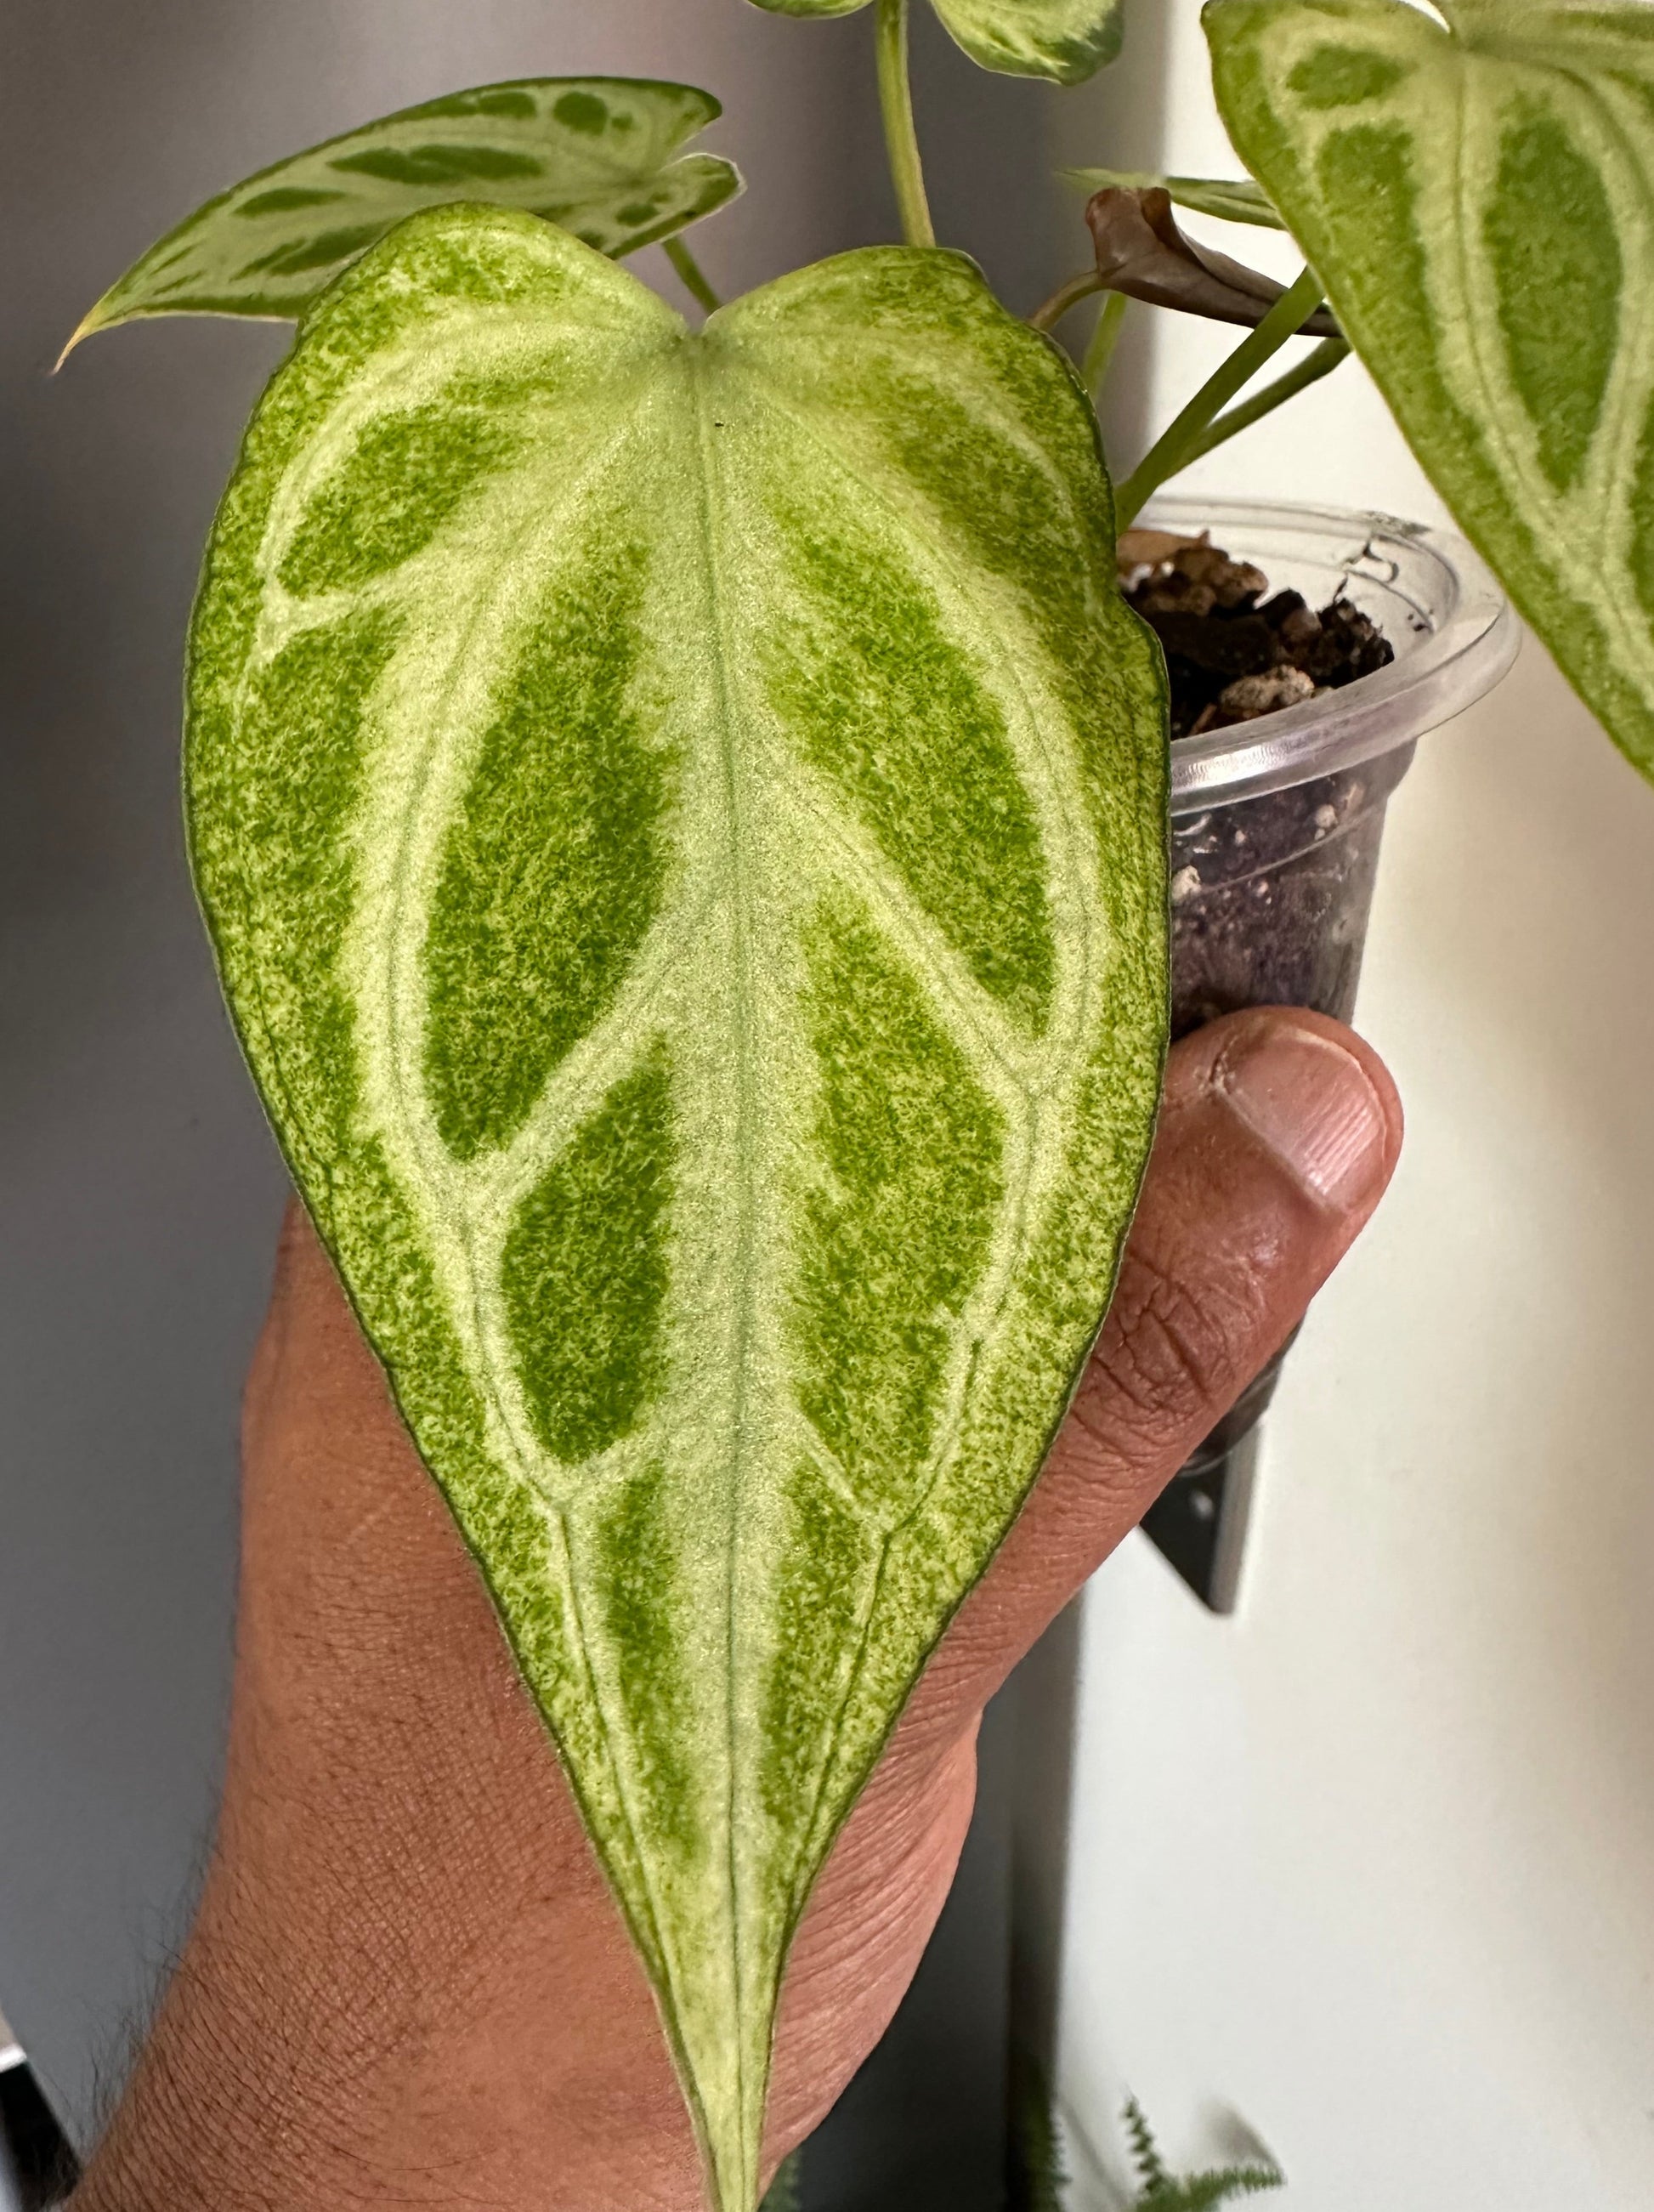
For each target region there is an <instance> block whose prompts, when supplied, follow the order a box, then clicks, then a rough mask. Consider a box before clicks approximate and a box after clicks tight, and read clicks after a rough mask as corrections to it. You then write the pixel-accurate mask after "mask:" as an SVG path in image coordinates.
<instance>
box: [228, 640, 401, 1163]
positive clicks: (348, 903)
mask: <svg viewBox="0 0 1654 2212" xmlns="http://www.w3.org/2000/svg"><path fill="white" fill-rule="evenodd" d="M397 627H398V626H397V623H396V621H395V620H394V619H393V618H392V617H390V616H388V615H386V614H385V613H382V612H378V611H373V612H368V613H363V614H358V615H352V616H349V617H347V618H346V619H345V620H343V621H342V622H336V623H327V624H326V625H324V627H321V628H319V629H312V630H306V631H303V632H301V633H300V635H299V636H298V637H296V638H294V641H292V643H291V644H289V645H288V646H285V647H283V648H282V651H281V652H280V653H277V654H276V656H275V658H274V659H272V660H270V662H268V663H267V664H266V665H265V666H264V668H263V669H261V670H260V671H259V673H258V675H257V678H256V680H255V682H254V683H253V684H252V686H251V693H250V696H249V698H248V702H247V705H246V708H245V722H244V725H243V728H244V732H245V748H246V750H245V768H244V770H243V773H242V775H241V777H240V778H239V789H238V793H237V811H238V820H237V824H236V837H237V842H238V845H239V850H240V853H241V855H242V862H241V865H242V866H243V868H244V870H245V875H246V881H247V892H248V897H249V899H250V902H251V906H252V908H253V911H254V912H255V913H257V914H261V915H265V916H268V917H270V921H267V922H266V924H265V927H267V928H268V929H270V930H272V935H271V937H270V942H269V945H268V955H269V957H270V963H271V969H272V975H271V981H270V985H269V986H268V988H269V989H270V990H271V991H272V992H275V991H277V990H279V991H280V992H281V993H282V994H283V995H284V997H285V998H286V1000H287V1001H288V1005H287V1013H288V1021H289V1023H291V1024H292V1026H291V1028H290V1030H288V1042H287V1044H286V1046H285V1048H284V1050H283V1053H282V1087H283V1091H284V1092H285V1103H286V1104H287V1106H288V1109H289V1111H290V1112H291V1113H292V1115H293V1116H294V1124H295V1127H296V1131H297V1133H298V1135H299V1137H300V1139H301V1140H302V1141H303V1142H304V1143H305V1144H306V1145H307V1146H316V1147H318V1150H320V1151H323V1152H325V1151H327V1150H331V1149H335V1148H336V1147H337V1146H338V1145H339V1144H340V1143H341V1142H342V1136H343V1132H344V1130H345V1129H346V1128H347V1127H348V1123H349V1118H350V1115H351V1112H352V1110H353V1108H354V1100H355V1097H356V1088H357V1068H356V1058H355V1048H354V1026H355V1024H354V1012H353V1010H352V1006H351V1001H350V998H349V995H348V989H347V987H346V985H345V983H344V981H343V979H342V976H341V975H340V972H339V962H340V955H341V952H342V948H343V945H344V940H345V934H346V932H347V930H348V927H349V925H350V919H351V915H352V912H353V908H354V892H355V887H356V872H355V865H354V856H353V853H352V848H351V847H350V845H349V843H348V842H347V841H346V840H344V839H342V838H341V837H340V836H339V834H338V833H339V829H340V826H341V825H342V823H348V822H350V821H351V820H353V819H354V817H355V815H356V812H357V809H358V807H359V805H360V795H361V757H362V747H363V725H364V721H365V718H366V716H367V711H368V702H369V700H370V698H371V697H372V695H373V689H374V686H375V685H376V684H378V682H379V678H380V677H381V676H382V675H383V673H384V671H385V667H386V665H387V664H388V663H389V661H390V659H391V654H392V653H393V652H394V650H395V647H396V643H397ZM276 917H279V921H276ZM301 1010H302V1016H303V1018H302V1020H295V1019H294V1017H296V1016H298V1015H299V1014H300V1011H301ZM275 1011H276V1009H275V1008H273V1007H272V1008H271V1009H270V1012H271V1013H272V1014H273V1013H274V1012H275Z"/></svg>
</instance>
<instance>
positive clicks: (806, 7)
mask: <svg viewBox="0 0 1654 2212" xmlns="http://www.w3.org/2000/svg"><path fill="white" fill-rule="evenodd" d="M931 3H932V5H933V6H934V8H935V9H936V14H937V15H939V16H940V17H941V18H942V23H943V25H944V26H945V27H946V29H947V31H948V36H949V37H950V38H951V39H952V40H954V44H955V45H957V46H962V47H963V48H964V50H965V52H966V53H967V54H969V56H970V57H971V59H972V61H973V62H979V63H980V64H981V65H982V67H983V68H984V69H987V70H996V71H997V72H998V74H999V75H1001V76H1043V77H1049V78H1051V80H1052V81H1053V82H1056V83H1057V84H1079V83H1081V82H1083V80H1084V79H1085V78H1087V77H1088V76H1094V75H1095V73H1096V72H1097V70H1100V69H1101V68H1102V67H1103V66H1104V65H1105V64H1106V63H1108V62H1112V60H1113V59H1114V58H1115V56H1116V55H1117V54H1118V52H1119V51H1120V33H1121V20H1122V10H1123V8H1124V0H931ZM867 4H868V0H754V6H755V7H759V8H766V9H769V10H770V12H771V13H772V15H854V14H855V13H856V12H857V9H861V8H864V7H866V6H867Z"/></svg>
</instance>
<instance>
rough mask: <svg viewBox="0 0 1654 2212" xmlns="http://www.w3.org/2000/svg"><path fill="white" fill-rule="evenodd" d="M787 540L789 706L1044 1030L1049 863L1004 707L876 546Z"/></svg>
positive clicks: (828, 537)
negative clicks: (795, 596) (802, 612)
mask: <svg viewBox="0 0 1654 2212" xmlns="http://www.w3.org/2000/svg"><path fill="white" fill-rule="evenodd" d="M979 481H980V480H979V479H978V482H979ZM784 521H785V518H784ZM785 543H786V545H787V549H788V565H789V567H790V569H791V574H792V576H793V579H794V581H795V583H796V586H797V591H798V593H799V596H800V600H801V604H802V605H803V608H804V609H806V610H807V611H808V620H807V621H804V622H801V623H798V624H797V626H796V627H795V628H794V629H793V630H792V631H791V634H790V635H788V636H786V637H785V639H783V640H780V641H777V642H776V643H775V644H774V645H773V646H772V648H771V656H770V665H769V667H768V671H767V680H768V689H769V692H770V696H771V698H772V702H773V703H774V706H775V709H776V712H777V713H778V714H779V716H780V717H781V719H782V720H783V722H784V724H785V726H787V727H788V728H789V729H790V730H791V732H792V733H793V736H794V738H795V741H796V742H797V744H799V745H800V746H801V747H802V748H803V750H804V751H805V753H806V755H807V757H809V760H810V761H811V763H813V764H814V766H815V768H817V769H819V770H820V771H821V773H822V774H823V775H826V776H827V777H828V778H829V779H830V780H831V781H832V782H833V783H834V784H835V785H836V786H837V787H839V790H840V791H842V792H843V793H844V794H845V797H846V798H847V799H849V800H850V801H851V805H853V807H854V808H855V810H856V811H857V813H858V814H859V815H860V816H861V817H862V819H863V821H864V822H865V823H866V824H867V826H868V828H869V829H870V830H871V832H872V833H873V836H875V838H876V840H877V841H878V843H879V845H880V847H881V848H882V850H883V852H884V853H885V854H887V855H888V859H889V860H890V862H891V863H892V865H893V866H894V867H895V868H896V869H897V870H898V871H899V872H900V874H901V876H902V878H903V879H904V880H905V881H906V883H907V884H909V885H910V886H911V887H912V890H913V892H914V895H915V896H917V897H918V900H919V902H920V903H921V905H922V906H923V907H924V909H925V911H926V912H927V913H928V914H930V915H932V916H933V917H934V919H935V920H936V923H937V924H938V926H939V927H941V929H942V931H943V933H945V934H946V936H947V937H948V939H949V940H950V941H951V942H952V943H953V944H954V945H955V946H957V948H958V949H959V951H960V953H961V955H962V956H963V957H964V959H965V961H966V963H967V965H968V966H969V968H970V970H971V973H972V975H974V976H975V977H976V979H977V981H978V982H979V983H980V984H981V985H982V987H983V988H984V989H985V990H986V991H989V992H991V994H993V995H994V997H996V998H997V999H1000V1000H1003V1001H1004V1002H1005V1004H1006V1005H1007V1006H1009V1007H1010V1008H1011V1009H1012V1011H1013V1012H1015V1014H1016V1015H1017V1016H1018V1017H1019V1018H1021V1020H1022V1021H1023V1022H1025V1023H1026V1024H1028V1026H1029V1027H1030V1028H1035V1029H1037V1028H1038V1027H1039V1025H1040V1024H1042V1023H1043V1022H1044V1020H1045V1014H1046V1011H1047V1008H1048V1006H1049V1003H1050V999H1051V978H1052V972H1053V969H1052V963H1053V952H1052V946H1051V921H1050V916H1049V915H1048V913H1047V910H1046V902H1045V856H1044V854H1042V852H1041V850H1040V846H1039V832H1038V829H1037V828H1036V825H1035V823H1034V818H1033V809H1032V808H1031V806H1030V805H1029V803H1028V798H1027V793H1026V791H1025V790H1024V788H1023V787H1022V785H1021V781H1019V780H1018V777H1017V774H1016V769H1015V762H1014V761H1013V759H1012V757H1011V751H1010V746H1009V739H1008V738H1007V734H1006V729H1005V718H1004V714H1003V711H1002V710H1001V708H1000V706H999V704H998V702H997V700H996V699H995V698H994V697H993V696H992V694H991V692H990V691H989V690H987V689H986V687H985V684H984V683H983V682H982V680H981V676H980V673H979V671H978V669H977V668H976V667H974V666H973V665H972V661H971V659H970V658H969V657H968V656H967V655H966V654H965V653H962V652H961V651H960V646H959V641H958V639H957V637H956V636H954V635H951V634H949V632H948V631H947V630H946V629H944V628H943V626H942V619H941V616H940V613H939V611H938V609H937V606H936V601H935V599H933V598H932V597H931V595H930V592H927V591H926V590H925V588H924V586H923V585H922V584H921V583H919V582H918V581H917V580H915V578H914V577H913V575H912V571H911V570H910V569H908V568H906V567H905V566H904V565H902V564H900V563H899V562H896V561H895V560H893V559H892V558H891V556H890V555H889V553H888V551H887V550H885V549H884V548H882V546H880V545H879V544H877V543H876V542H875V541H874V540H872V539H871V538H863V537H859V536H858V537H857V538H851V537H850V536H849V535H848V534H846V533H843V532H835V531H833V530H832V529H831V528H829V527H827V526H826V525H825V524H824V523H823V522H822V521H821V520H819V519H816V520H814V521H813V523H812V526H810V527H809V528H805V527H804V526H803V519H802V517H800V518H797V519H794V520H791V525H790V526H788V527H787V528H786V536H785Z"/></svg>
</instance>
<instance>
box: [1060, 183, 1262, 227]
mask: <svg viewBox="0 0 1654 2212" xmlns="http://www.w3.org/2000/svg"><path fill="white" fill-rule="evenodd" d="M1058 173H1059V174H1060V175H1062V176H1064V177H1066V178H1067V179H1068V180H1069V183H1070V184H1074V185H1081V186H1082V187H1083V189H1084V190H1085V191H1088V192H1105V191H1113V190H1115V189H1117V188H1118V189H1123V190H1124V191H1134V192H1146V191H1154V190H1155V189H1156V188H1157V187H1158V188H1159V190H1160V191H1164V192H1169V193H1170V195H1171V197H1172V200H1173V202H1174V203H1175V204H1176V205H1177V206H1178V207H1181V208H1187V209H1188V210H1189V211H1190V213H1191V215H1209V216H1218V217H1219V218H1220V219H1221V221H1222V222H1251V223H1257V224H1258V225H1259V226H1260V227H1261V228H1263V229H1265V230H1284V229H1285V228H1286V225H1285V224H1284V223H1283V222H1281V218H1280V216H1278V215H1277V214H1276V213H1275V210H1274V209H1273V208H1272V207H1271V206H1270V205H1269V194H1268V193H1267V192H1266V191H1264V190H1263V185H1256V184H1254V183H1253V182H1252V180H1251V178H1250V177H1160V176H1156V175H1155V174H1154V173H1153V171H1151V170H1148V169H1063V170H1061V171H1059V172H1058Z"/></svg>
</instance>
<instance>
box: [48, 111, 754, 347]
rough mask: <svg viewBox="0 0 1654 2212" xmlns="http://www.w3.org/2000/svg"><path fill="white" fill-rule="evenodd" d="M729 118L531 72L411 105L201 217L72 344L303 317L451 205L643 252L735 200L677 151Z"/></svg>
mask: <svg viewBox="0 0 1654 2212" xmlns="http://www.w3.org/2000/svg"><path fill="white" fill-rule="evenodd" d="M722 112H723V111H722V109H721V108H720V107H719V106H718V101H717V100H714V99H713V98H712V94H710V93H706V92H698V91H696V90H695V89H694V87H693V86H692V85H685V84H658V83H655V82H651V81H650V80H648V79H644V78H631V77H524V78H521V79H518V80H517V81H516V82H512V83H508V84H485V85H479V86H477V87H476V88H475V89H474V90H472V91H470V92H457V93H453V94H450V95H449V96H448V97H447V98H445V99H443V100H427V101H426V102H425V103H424V105H423V106H419V107H409V108H404V109H403V110H402V111H401V112H400V113H398V114H396V115H387V116H384V117H382V118H380V119H379V121H378V122H376V123H368V124H365V125H363V126H362V127H361V129H360V130H359V131H347V132H346V133H345V134H344V136H343V137H340V138H330V139H329V140H328V141H327V143H325V144H324V145H321V146H312V147H311V148H310V149H309V150H308V151H307V152H306V153H303V154H295V155H293V157H292V158H291V160H289V161H278V162H277V163H276V166H275V167H273V168H270V169H261V170H260V171H259V172H258V173H257V176H252V177H249V178H247V179H245V182H243V183H241V184H239V185H234V186H233V188H232V189H231V190H230V191H227V192H221V193H220V194H219V196H218V197H217V198H215V199H210V200H209V201H208V202H207V204H205V206H204V207H200V208H197V210H196V212H195V213H194V214H193V215H192V216H189V217H188V219H187V220H186V221H185V222H182V223H180V224H179V227H178V228H177V229H176V230H173V231H172V232H170V233H169V234H167V237H165V238H163V239H161V240H160V242H159V243H158V244H157V245H154V246H151V247H150V249H149V251H148V252H147V253H146V254H145V255H144V256H143V257H142V259H141V260H139V261H137V262H136V263H134V264H133V266H132V267H131V268H130V269H129V270H127V272H126V274H125V276H123V277H122V278H121V279H120V281H119V283H117V284H114V285H112V287H111V288H110V289H109V290H108V291H107V292H106V293H105V294H104V295H103V297H102V299H100V301H98V303H97V305H96V307H94V308H93V309H92V311H91V313H89V314H88V316H87V317H86V319H85V320H84V321H83V322H82V325H81V326H80V328H79V329H78V330H77V331H76V333H75V336H74V337H73V338H71V339H70V346H71V347H72V346H73V345H75V344H76V343H78V342H79V340H80V339H82V338H83V337H89V336H90V335H91V333H92V332H93V331H100V330H107V329H110V328H111V327H112V325H115V324H117V323H124V322H130V320H131V319H133V318H134V317H135V316H138V315H183V314H195V315H256V316H266V317H275V318H285V317H288V316H297V315H300V314H302V313H304V311H305V309H306V307H308V305H309V304H310V302H311V301H312V300H313V299H314V298H315V297H316V295H318V293H319V292H321V291H323V290H324V289H325V288H326V287H327V286H328V285H329V284H330V283H331V282H332V281H333V279H334V277H335V276H337V275H338V273H339V271H340V270H341V269H342V268H344V267H345V266H346V265H347V264H348V263H350V262H351V261H354V259H355V258H356V257H357V256H358V255H359V254H360V253H362V252H366V250H367V247H368V246H372V245H373V243H374V242H375V240H378V239H380V238H383V237H384V236H385V233H386V232H387V231H388V230H389V229H390V228H391V226H392V225H393V224H395V223H398V222H403V220H404V219H405V218H406V217H407V216H410V215H414V214H416V213H417V212H418V211H419V210H421V209H422V208H428V207H435V206H439V205H441V204H444V203H445V202H451V201H455V200H477V201H485V202H487V203H488V204H490V205H493V206H497V207H516V208H526V209H527V210H530V213H532V214H535V215H540V216H546V217H547V218H548V220H549V221H551V222H560V223H561V224H562V225H563V226H564V227H565V228H566V229H569V230H572V231H573V232H574V233H575V234H576V235H577V236H579V237H580V238H582V239H584V240H585V243H586V244H587V245H588V246H594V247H596V249H597V251H598V252H600V253H608V254H613V255H617V256H618V255H621V254H626V253H632V252H635V251H636V250H637V248H638V247H639V246H647V245H649V244H651V242H652V241H653V240H657V239H662V238H668V237H670V236H672V235H673V234H675V233H676V232H677V231H680V230H682V229H683V228H684V227H685V226H686V225H687V224H688V223H692V222H696V221H698V220H699V218H700V216H706V215H711V214H712V212H713V210H715V209H717V208H720V207H722V206H723V205H724V203H725V201H727V200H730V199H732V198H733V197H735V195H736V193H737V192H738V191H740V189H741V179H740V176H739V174H738V173H737V172H736V169H735V168H734V167H732V166H731V165H730V163H729V162H728V161H724V160H722V159H720V158H719V157H718V156H717V155H712V154H687V155H686V154H682V153H680V151H679V149H680V148H682V146H683V145H684V144H685V143H686V142H687V141H688V140H689V139H691V138H693V137H694V136H695V135H696V133H697V132H698V131H704V130H705V129H706V125H708V124H709V123H712V122H715V121H716V120H717V118H718V116H719V115H720V114H721V113H722ZM65 350H67V349H65Z"/></svg>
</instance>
